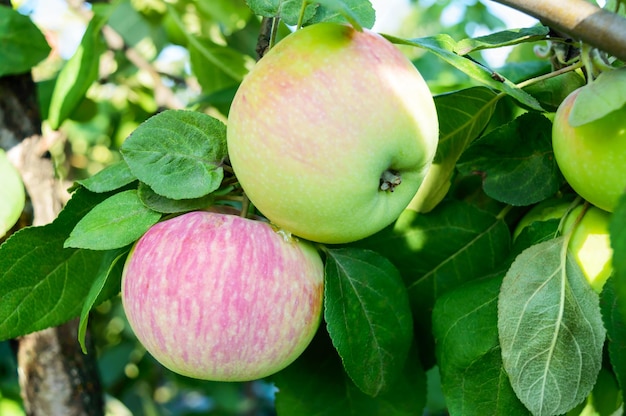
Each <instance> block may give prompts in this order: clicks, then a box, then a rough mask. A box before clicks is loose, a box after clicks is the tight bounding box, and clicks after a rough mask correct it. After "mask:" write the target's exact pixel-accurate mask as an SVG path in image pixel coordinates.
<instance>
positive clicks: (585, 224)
mask: <svg viewBox="0 0 626 416" xmlns="http://www.w3.org/2000/svg"><path fill="white" fill-rule="evenodd" d="M569 205H570V202H569V201H565V202H563V201H561V200H556V199H550V200H547V201H545V202H543V203H540V204H537V205H536V206H535V207H533V208H532V209H531V210H530V211H528V213H527V214H526V215H525V216H524V217H523V218H522V219H521V220H520V222H519V223H518V225H517V227H516V228H515V231H514V233H513V238H514V239H515V238H517V236H519V234H520V233H521V231H522V230H523V229H524V228H525V227H527V226H529V225H530V224H532V223H533V222H535V221H548V220H550V219H559V218H562V217H563V216H564V215H565V214H566V213H567V210H568V208H569ZM582 210H583V206H582V205H579V206H577V207H575V208H574V209H573V210H571V211H570V212H569V213H568V214H567V217H566V218H565V221H564V223H563V229H562V232H563V233H567V232H569V231H570V230H572V227H574V226H575V224H576V219H577V218H578V216H579V215H580V214H581V212H582ZM610 217H611V214H609V213H608V212H606V211H603V210H601V209H600V208H597V207H595V206H593V205H590V206H589V208H588V209H587V211H586V212H585V214H584V216H583V217H582V218H581V220H580V222H579V223H578V224H577V225H576V228H574V229H573V232H572V236H571V238H570V241H569V246H568V249H569V251H570V252H571V253H572V255H573V256H574V258H575V259H576V262H577V263H578V265H579V266H580V268H581V269H582V271H583V274H584V275H585V278H586V279H587V281H588V282H589V284H590V285H591V287H592V288H593V289H594V290H595V291H596V292H598V293H600V292H601V291H602V287H603V286H604V283H605V282H606V280H607V279H608V278H609V276H610V275H611V273H612V271H613V267H612V258H613V249H612V248H611V241H610V236H609V220H610Z"/></svg>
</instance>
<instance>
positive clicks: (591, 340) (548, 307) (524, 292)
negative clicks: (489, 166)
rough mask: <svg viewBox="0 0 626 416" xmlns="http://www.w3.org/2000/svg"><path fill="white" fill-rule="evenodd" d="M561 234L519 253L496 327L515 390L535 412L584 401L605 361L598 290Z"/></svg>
mask: <svg viewBox="0 0 626 416" xmlns="http://www.w3.org/2000/svg"><path fill="white" fill-rule="evenodd" d="M566 244H567V240H566V239H565V238H564V237H558V238H555V239H553V240H550V241H546V242H543V243H540V244H537V245H534V246H532V247H530V248H528V249H526V250H525V251H524V252H522V254H520V255H519V256H518V257H517V259H516V260H515V262H514V263H513V264H512V265H511V268H510V269H509V271H508V272H507V274H506V276H505V277H504V280H503V282H502V288H501V292H500V297H499V299H498V332H499V338H500V346H501V348H502V362H503V364H504V368H505V370H506V372H507V374H508V375H509V378H510V381H511V385H512V386H513V390H515V393H516V394H517V396H518V397H519V399H520V400H521V401H522V403H524V405H525V406H526V407H527V408H528V409H529V410H530V411H531V412H532V413H533V414H534V415H538V416H542V415H559V414H562V413H565V412H567V411H569V410H571V409H572V408H574V407H575V406H576V405H578V404H579V403H581V402H582V401H583V400H584V399H585V398H586V397H587V395H588V394H589V393H590V392H591V390H592V389H593V386H594V384H595V382H596V377H597V375H598V372H599V371H600V367H601V365H602V348H603V345H604V341H605V335H606V331H605V329H604V327H603V325H602V316H601V314H600V308H599V299H598V295H597V294H596V293H595V292H594V291H593V290H592V289H591V287H590V286H589V284H588V283H587V281H586V279H585V277H584V276H583V273H582V271H581V269H580V267H579V266H578V264H577V263H576V260H575V259H574V258H573V257H572V256H571V255H569V254H567V251H566V248H565V247H566V246H565V245H566Z"/></svg>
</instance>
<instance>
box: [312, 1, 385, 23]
mask: <svg viewBox="0 0 626 416" xmlns="http://www.w3.org/2000/svg"><path fill="white" fill-rule="evenodd" d="M310 2H312V1H310ZM314 3H319V5H320V6H319V7H318V9H317V11H316V12H315V16H313V18H312V19H311V20H309V21H307V23H308V24H314V23H320V22H338V23H350V24H351V25H352V26H353V27H354V28H355V29H357V30H361V28H363V27H365V28H368V29H371V28H372V27H373V26H374V23H375V22H376V11H375V10H374V7H373V6H372V3H371V2H370V1H369V0H322V1H320V0H317V1H314Z"/></svg>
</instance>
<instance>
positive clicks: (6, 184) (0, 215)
mask: <svg viewBox="0 0 626 416" xmlns="http://www.w3.org/2000/svg"><path fill="white" fill-rule="evenodd" d="M25 201H26V194H25V192H24V184H23V183H22V177H21V176H20V174H19V172H18V171H17V169H15V167H14V166H13V165H12V164H11V162H10V161H9V159H8V158H7V155H6V153H5V152H4V150H2V149H0V237H2V236H4V235H5V234H6V233H7V231H9V230H10V229H11V227H13V226H14V225H15V223H16V222H17V220H18V219H19V218H20V215H21V214H22V211H23V210H24V203H25Z"/></svg>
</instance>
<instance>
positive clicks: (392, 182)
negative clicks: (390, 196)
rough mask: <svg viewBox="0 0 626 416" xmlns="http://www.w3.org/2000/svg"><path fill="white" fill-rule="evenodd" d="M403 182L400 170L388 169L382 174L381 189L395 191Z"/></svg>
mask: <svg viewBox="0 0 626 416" xmlns="http://www.w3.org/2000/svg"><path fill="white" fill-rule="evenodd" d="M401 183H402V176H400V172H398V171H394V170H391V169H387V170H386V171H384V172H383V174H382V175H380V186H379V188H380V190H381V191H389V192H393V190H394V188H395V187H396V186H398V185H400V184H401Z"/></svg>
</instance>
